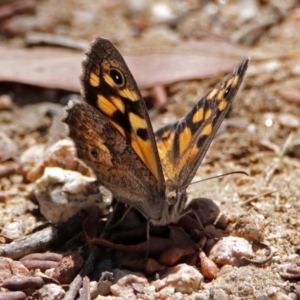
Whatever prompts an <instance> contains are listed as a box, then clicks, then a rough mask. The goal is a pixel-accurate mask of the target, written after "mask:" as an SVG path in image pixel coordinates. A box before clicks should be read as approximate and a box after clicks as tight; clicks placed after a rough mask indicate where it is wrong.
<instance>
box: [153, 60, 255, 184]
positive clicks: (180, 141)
mask: <svg viewBox="0 0 300 300" xmlns="http://www.w3.org/2000/svg"><path fill="white" fill-rule="evenodd" d="M248 62H249V59H245V60H243V61H242V62H241V64H240V65H239V66H238V67H237V68H236V69H235V70H234V71H233V73H231V74H230V75H228V76H226V77H225V78H224V79H223V80H222V81H221V82H220V83H218V84H217V85H216V86H215V87H214V88H213V89H212V90H211V91H210V92H209V93H207V94H206V96H205V97H203V98H202V99H201V100H200V101H199V102H198V103H197V104H196V105H195V106H194V107H193V109H192V110H191V111H190V112H189V113H188V114H187V115H186V116H185V117H184V118H183V119H182V120H180V121H178V122H177V123H175V124H173V125H168V126H166V127H164V128H162V129H160V130H158V131H157V132H156V133H155V136H156V140H157V146H158V150H159V153H160V155H161V161H162V164H163V169H164V173H165V177H167V178H168V179H171V180H172V181H174V182H176V184H177V185H178V186H180V187H183V188H186V186H187V185H188V184H189V183H190V182H191V181H192V179H193V177H194V175H195V173H196V171H197V169H198V167H199V165H200V164H201V162H202V160H203V158H204V156H205V154H206V151H207V149H208V147H209V145H210V143H211V141H212V139H213V138H214V136H215V134H216V132H217V130H218V128H219V126H220V124H221V123H222V121H223V119H224V117H225V115H226V113H227V111H228V109H229V107H230V104H231V102H232V101H233V100H234V97H235V95H236V93H237V91H238V89H239V87H240V85H241V83H242V80H243V77H244V75H245V72H246V69H247V66H248ZM162 153H163V155H162ZM170 164H171V165H172V168H169V167H168V166H169V165H170Z"/></svg>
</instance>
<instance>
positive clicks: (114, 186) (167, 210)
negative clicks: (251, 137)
mask: <svg viewBox="0 0 300 300" xmlns="http://www.w3.org/2000/svg"><path fill="white" fill-rule="evenodd" d="M247 65H248V59H246V60H244V61H243V62H242V63H241V64H240V65H239V66H238V68H237V69H236V70H235V71H234V72H233V73H232V74H230V75H228V76H227V77H226V78H224V79H223V80H222V81H221V82H220V83H219V84H218V85H216V86H215V87H214V88H213V89H212V90H211V91H210V92H209V93H208V94H207V95H206V96H205V97H203V98H202V99H201V100H200V101H199V102H198V103H197V104H196V105H195V106H194V108H193V109H192V110H191V111H190V112H189V113H188V114H187V115H186V116H185V117H184V118H183V119H181V120H179V121H178V122H176V123H175V124H172V125H168V126H166V127H163V128H162V129H160V130H158V131H157V132H156V133H155V134H154V133H153V130H152V126H151V122H150V119H149V116H148V113H147V108H146V105H145V102H144V100H143V98H142V96H141V94H140V91H139V89H138V87H137V85H136V83H135V80H134V78H133V76H132V75H131V73H130V71H129V69H128V67H127V65H126V63H125V62H124V60H123V58H122V56H121V54H120V53H119V52H118V51H117V49H116V48H115V47H114V46H113V45H112V44H111V42H109V41H108V40H105V39H101V38H99V39H96V40H95V41H94V42H93V44H92V46H91V48H90V50H89V51H88V52H87V54H86V57H85V60H84V62H83V73H82V77H81V80H82V88H83V90H82V95H83V98H84V101H80V102H76V103H75V102H74V103H71V104H70V105H69V107H68V109H67V116H66V118H65V119H64V122H66V123H67V124H68V125H69V128H70V137H71V138H72V139H73V140H74V142H75V144H76V148H77V152H78V156H79V157H80V158H81V159H83V160H84V161H85V162H86V163H87V164H88V165H89V166H90V167H91V168H92V169H93V171H94V172H95V174H96V176H97V178H98V180H99V181H100V182H101V183H102V184H103V185H104V186H106V187H107V188H108V189H110V190H111V191H112V193H113V195H114V197H115V198H116V199H118V200H119V201H122V202H124V203H126V204H128V205H130V206H133V207H135V208H137V209H138V210H139V211H140V212H141V213H142V214H143V215H144V216H145V217H146V218H147V219H149V220H150V222H151V223H152V224H154V225H165V224H169V223H174V222H176V221H178V219H179V218H180V217H181V216H182V215H183V214H184V213H185V210H186V204H187V195H186V189H187V186H188V185H189V184H190V183H191V181H192V179H193V177H194V175H195V173H196V171H197V169H198V167H199V165H200V164H201V161H202V159H203V157H204V155H205V153H206V151H207V149H208V147H209V145H210V143H211V141H212V139H213V137H214V135H215V133H216V131H217V130H218V128H219V126H220V124H221V122H222V120H223V119H224V116H225V114H226V112H227V110H228V109H229V107H230V104H231V102H232V101H233V99H234V96H235V94H236V92H237V90H238V88H239V86H240V84H241V82H242V79H243V76H244V74H245V72H246V69H247Z"/></svg>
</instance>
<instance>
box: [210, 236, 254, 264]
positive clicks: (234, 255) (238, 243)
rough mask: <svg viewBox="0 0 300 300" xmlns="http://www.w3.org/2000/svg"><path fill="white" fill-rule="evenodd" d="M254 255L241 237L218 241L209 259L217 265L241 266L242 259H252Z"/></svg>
mask: <svg viewBox="0 0 300 300" xmlns="http://www.w3.org/2000/svg"><path fill="white" fill-rule="evenodd" d="M253 255H254V253H253V250H252V247H251V245H250V243H249V242H248V241H246V240H245V239H243V238H239V237H231V236H230V237H224V238H222V239H221V240H220V241H218V242H217V243H216V244H215V245H214V247H213V248H212V249H211V251H210V253H209V256H208V257H209V258H210V259H211V260H212V261H214V262H215V263H216V264H220V265H226V264H229V265H232V266H241V265H243V261H242V260H241V257H243V256H244V257H246V258H251V257H253Z"/></svg>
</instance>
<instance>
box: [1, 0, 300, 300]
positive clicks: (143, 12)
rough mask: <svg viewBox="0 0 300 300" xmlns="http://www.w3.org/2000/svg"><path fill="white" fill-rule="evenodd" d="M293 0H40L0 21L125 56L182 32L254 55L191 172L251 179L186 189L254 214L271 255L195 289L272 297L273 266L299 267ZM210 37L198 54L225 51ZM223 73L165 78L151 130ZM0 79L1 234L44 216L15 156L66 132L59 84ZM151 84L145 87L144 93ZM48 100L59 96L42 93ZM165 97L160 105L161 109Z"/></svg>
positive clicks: (297, 60)
mask: <svg viewBox="0 0 300 300" xmlns="http://www.w3.org/2000/svg"><path fill="white" fill-rule="evenodd" d="M294 2H296V1H285V2H284V1H253V2H251V3H252V4H251V5H250V4H249V3H248V2H247V1H232V3H230V4H229V3H226V1H219V2H218V1H214V2H211V1H207V3H206V1H176V2H175V1H161V2H159V3H160V4H159V3H158V2H154V1H153V2H152V1H144V2H143V1H124V2H123V1H117V0H116V1H99V3H98V4H97V5H95V2H94V1H85V2H84V3H85V4H83V3H81V1H70V0H68V1H64V4H63V5H62V7H61V6H60V5H58V3H60V1H42V2H38V3H36V4H35V5H37V7H36V10H35V13H34V14H33V15H26V14H25V15H16V16H12V17H11V18H9V19H6V20H3V21H2V22H3V26H4V27H3V28H4V29H5V30H3V32H2V34H3V37H4V36H6V37H9V38H6V39H4V38H3V41H2V42H1V44H2V45H6V44H8V45H22V43H23V42H24V40H26V39H29V33H37V32H39V33H41V32H42V33H54V34H63V35H65V36H68V37H70V38H77V39H81V40H84V41H85V42H89V41H90V40H92V39H93V38H94V37H96V36H105V37H108V38H110V39H111V40H112V41H114V42H115V43H116V44H117V45H118V46H119V47H120V48H121V49H123V51H124V53H130V51H131V49H132V51H135V52H136V51H143V50H145V49H147V50H149V49H152V48H155V49H157V48H159V47H160V46H163V47H168V46H169V47H170V48H172V47H173V46H174V45H178V44H184V43H186V41H187V40H188V39H195V40H198V41H199V40H201V39H202V38H207V37H211V36H213V37H215V38H216V39H221V40H222V41H226V42H228V43H231V45H234V48H236V53H234V51H233V52H232V53H231V54H230V55H231V56H232V57H234V59H236V60H237V61H238V60H239V59H241V58H242V57H245V56H250V57H251V63H250V67H249V70H248V72H247V76H246V78H245V80H244V84H243V87H242V89H241V91H240V92H239V93H238V95H237V97H236V100H235V101H234V103H233V105H232V109H231V111H230V114H229V115H228V117H227V118H226V119H225V120H224V122H223V124H222V126H221V128H220V130H219V132H218V134H217V135H216V137H215V139H214V141H213V143H212V145H211V147H210V149H209V151H208V153H207V155H206V157H205V160H204V162H203V163H202V165H201V167H200V168H199V171H198V173H197V175H196V178H195V179H200V178H205V177H208V176H212V175H214V174H221V173H225V172H230V171H237V170H243V171H246V172H247V173H248V174H249V177H246V176H244V175H231V176H227V177H224V178H222V179H215V180H211V181H206V182H203V183H198V184H195V185H193V186H191V187H190V188H189V191H190V197H191V198H192V197H206V198H210V199H213V200H214V201H216V202H217V203H218V204H219V205H220V208H221V210H222V212H223V213H224V214H226V215H228V216H229V217H231V218H240V217H241V216H243V215H244V216H245V215H248V216H249V217H250V216H255V219H259V220H260V230H261V234H262V235H263V236H264V239H263V241H264V242H265V243H267V244H268V245H270V246H271V247H272V249H273V250H274V253H275V254H274V257H273V259H272V260H271V262H269V263H266V264H264V265H263V266H254V265H249V266H244V267H241V268H234V269H232V270H231V271H230V272H228V274H226V275H224V276H220V277H218V278H217V279H216V280H213V281H211V282H209V281H208V282H207V283H205V284H203V286H202V287H201V288H202V289H209V288H213V289H214V291H215V293H216V295H217V294H218V291H219V290H222V291H225V292H226V294H227V295H230V297H231V298H230V299H254V298H256V297H258V296H260V295H266V296H268V297H271V298H272V299H285V298H280V297H279V296H276V295H279V293H282V294H281V297H284V296H283V294H286V289H287V290H288V289H289V287H290V286H291V284H292V283H291V281H288V280H284V279H282V278H281V277H280V275H279V273H280V272H284V271H285V268H286V267H287V266H291V267H295V268H296V267H299V264H300V256H299V254H300V217H299V216H300V202H299V197H300V191H299V187H300V179H299V178H300V177H299V175H300V160H299V158H300V152H299V147H300V133H299V127H300V117H299V116H300V50H299V49H300V39H299V31H300V7H297V6H296V5H295V3H294ZM0 8H1V7H0ZM25 25H26V26H25ZM162 44H163V45H162ZM209 45H213V44H212V42H211V44H210V42H208V46H207V48H204V49H201V50H200V52H201V53H204V54H207V53H211V51H217V52H218V54H219V55H220V56H222V51H223V50H222V47H221V48H220V49H213V48H210V46H209ZM212 47H213V46H212ZM226 55H228V53H227V54H226ZM16 60H17V57H16ZM140 67H141V68H143V66H140ZM197 68H201V66H197ZM0 73H1V67H0ZM78 75H79V74H78ZM223 75H224V73H216V74H214V76H212V78H206V79H203V80H189V81H185V82H184V83H183V82H176V83H171V84H169V85H167V86H165V87H166V88H167V90H166V91H167V93H168V100H167V102H166V103H164V102H163V103H162V104H161V103H160V101H161V98H160V97H157V98H156V104H155V105H154V109H153V110H152V111H150V115H151V119H152V121H153V126H154V128H159V127H160V126H161V125H163V124H168V123H171V122H172V121H174V120H177V119H178V118H179V117H182V116H183V115H184V114H185V113H186V112H187V111H189V109H190V108H191V107H192V106H193V104H194V103H195V102H196V101H197V99H199V95H203V94H204V93H205V91H207V89H208V88H209V87H210V86H212V85H213V84H214V83H216V82H218V80H220V79H221V78H222V76H223ZM0 84H1V86H0V88H1V91H2V92H3V94H5V95H6V96H3V95H2V96H1V97H0V124H1V125H0V126H1V127H0V128H1V135H2V137H1V139H2V140H3V141H2V143H3V145H6V147H7V148H6V149H5V148H4V147H2V149H0V152H1V153H0V154H1V160H2V161H3V164H2V165H3V171H2V174H1V178H0V193H1V194H0V199H1V203H0V207H1V211H0V228H1V229H2V234H3V235H4V236H6V235H8V233H9V235H10V237H11V238H12V239H14V238H18V237H20V236H22V235H23V234H26V233H28V232H30V231H31V230H32V229H33V228H34V227H35V226H37V225H38V224H40V223H41V222H43V221H44V219H43V217H42V216H40V215H39V213H37V204H36V203H34V202H32V197H30V195H31V191H32V189H34V182H31V183H30V182H29V181H28V180H26V179H25V178H24V176H25V175H24V174H25V173H24V172H25V171H24V170H23V171H16V170H19V168H24V165H22V161H20V156H21V154H22V153H23V152H24V151H25V150H26V149H28V148H30V147H31V146H33V145H36V144H41V145H48V144H51V139H53V140H58V139H59V138H61V136H65V133H64V129H59V130H56V131H54V133H53V130H52V131H50V130H49V128H50V125H51V118H49V110H51V111H56V112H58V114H60V111H63V107H62V106H61V105H60V104H59V102H60V100H61V99H60V98H59V96H58V95H59V93H58V92H53V91H52V92H51V90H49V89H47V90H43V88H41V89H38V90H34V88H33V87H30V88H29V87H26V86H25V87H21V86H19V85H18V86H17V87H16V85H14V84H11V83H7V82H6V83H5V84H4V83H0ZM154 88H155V87H154ZM71 90H72V89H71ZM153 90H155V89H153V87H152V89H150V91H153ZM146 93H149V89H148V90H147V91H146ZM7 95H8V96H7ZM14 99H16V102H14ZM33 99H34V101H32V100H33ZM39 99H40V101H39ZM49 99H50V100H51V101H52V102H56V104H54V103H49V102H48V103H47V102H45V101H44V100H49ZM10 101H11V102H10ZM32 102H35V103H32ZM39 102H40V103H39ZM157 103H158V104H157ZM161 105H163V107H164V109H160V106H161ZM1 107H2V108H1ZM61 128H63V127H61ZM7 138H9V139H10V140H9V141H7ZM7 149H8V150H7ZM4 162H5V163H4ZM1 168H2V167H1ZM9 168H11V171H10V172H8V171H7V169H9ZM251 198H253V199H252V201H249V202H247V200H249V199H251ZM9 224H14V225H16V224H18V226H19V227H18V226H17V229H15V228H16V226H15V227H14V230H16V232H14V233H15V236H13V234H12V231H11V230H10V229H9ZM294 296H295V295H294ZM219 297H220V298H218V299H228V298H226V297H225V296H224V297H225V298H222V296H220V295H219ZM276 297H279V298H276ZM216 298H217V297H216ZM287 299H288V298H287Z"/></svg>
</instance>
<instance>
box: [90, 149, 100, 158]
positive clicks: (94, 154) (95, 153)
mask: <svg viewBox="0 0 300 300" xmlns="http://www.w3.org/2000/svg"><path fill="white" fill-rule="evenodd" d="M91 154H92V155H93V156H94V157H95V158H98V155H99V153H98V150H97V149H95V148H92V149H91Z"/></svg>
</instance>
